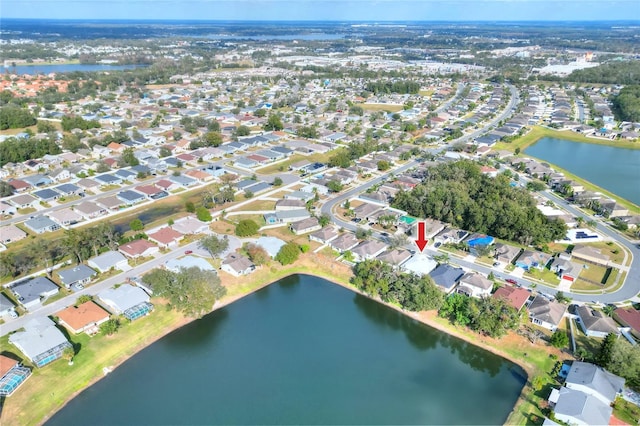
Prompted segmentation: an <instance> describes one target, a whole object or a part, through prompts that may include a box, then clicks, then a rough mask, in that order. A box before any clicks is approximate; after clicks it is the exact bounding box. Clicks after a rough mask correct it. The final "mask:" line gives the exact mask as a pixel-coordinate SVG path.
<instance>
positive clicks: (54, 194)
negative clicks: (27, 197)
mask: <svg viewBox="0 0 640 426" xmlns="http://www.w3.org/2000/svg"><path fill="white" fill-rule="evenodd" d="M31 195H34V196H35V197H37V198H38V199H39V200H40V201H42V202H44V203H49V202H51V201H55V200H57V199H58V197H60V193H59V192H58V191H56V190H54V189H51V188H45V189H41V190H39V191H33V192H32V193H31Z"/></svg>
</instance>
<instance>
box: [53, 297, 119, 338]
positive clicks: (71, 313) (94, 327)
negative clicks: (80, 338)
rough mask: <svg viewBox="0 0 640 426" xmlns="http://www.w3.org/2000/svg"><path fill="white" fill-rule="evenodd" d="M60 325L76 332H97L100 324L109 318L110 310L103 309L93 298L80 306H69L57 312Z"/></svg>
mask: <svg viewBox="0 0 640 426" xmlns="http://www.w3.org/2000/svg"><path fill="white" fill-rule="evenodd" d="M56 316H57V317H58V320H59V323H60V325H62V326H64V327H65V328H66V329H68V330H69V331H71V332H72V333H74V334H80V333H83V332H84V333H87V334H88V335H93V334H96V333H97V332H98V331H99V327H100V324H102V323H104V322H107V321H108V320H109V312H107V311H105V310H104V309H102V308H101V307H100V306H98V305H97V304H96V303H95V302H93V301H92V300H89V301H87V302H84V303H82V304H80V305H78V306H69V307H68V308H66V309H63V310H62V311H60V312H57V313H56Z"/></svg>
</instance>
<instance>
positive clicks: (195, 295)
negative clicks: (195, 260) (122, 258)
mask: <svg viewBox="0 0 640 426" xmlns="http://www.w3.org/2000/svg"><path fill="white" fill-rule="evenodd" d="M142 281H143V282H144V283H146V284H149V285H151V286H152V287H153V292H154V294H157V295H158V296H160V297H164V298H167V299H168V300H169V303H171V305H172V306H173V307H174V308H176V309H177V310H179V311H181V312H182V313H183V314H185V315H186V316H189V317H201V316H202V315H204V314H206V313H207V312H209V311H210V310H211V309H212V308H213V304H214V303H215V302H216V300H218V299H220V298H221V297H222V296H224V295H225V293H226V289H225V288H224V287H223V286H222V285H221V284H220V278H219V277H218V275H217V274H216V273H215V272H214V271H203V270H202V269H200V268H198V267H196V266H193V267H191V268H181V269H180V272H171V271H168V270H166V269H154V270H153V271H151V272H149V273H148V274H146V275H144V276H143V277H142Z"/></svg>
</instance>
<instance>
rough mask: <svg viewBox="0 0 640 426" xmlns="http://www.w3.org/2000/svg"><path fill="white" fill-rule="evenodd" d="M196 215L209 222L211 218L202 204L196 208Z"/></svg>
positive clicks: (199, 218)
mask: <svg viewBox="0 0 640 426" xmlns="http://www.w3.org/2000/svg"><path fill="white" fill-rule="evenodd" d="M196 216H197V217H198V220H200V221H202V222H211V220H212V219H213V218H212V217H211V212H210V211H209V210H208V209H207V208H206V207H204V206H200V207H198V208H197V209H196Z"/></svg>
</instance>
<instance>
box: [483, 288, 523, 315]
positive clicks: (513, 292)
mask: <svg viewBox="0 0 640 426" xmlns="http://www.w3.org/2000/svg"><path fill="white" fill-rule="evenodd" d="M530 295H531V293H529V291H528V290H526V289H524V288H521V287H511V286H504V287H500V288H498V289H497V290H496V291H495V293H493V295H492V296H491V297H493V298H495V299H503V300H504V301H505V302H506V303H507V304H508V305H509V306H511V307H513V308H514V309H515V310H516V311H518V312H519V311H520V310H521V309H522V307H523V306H524V305H525V303H527V300H529V296H530Z"/></svg>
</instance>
